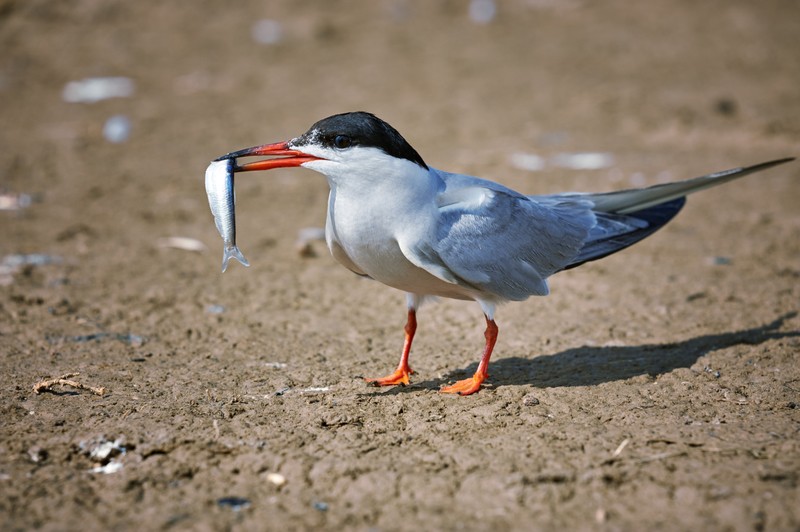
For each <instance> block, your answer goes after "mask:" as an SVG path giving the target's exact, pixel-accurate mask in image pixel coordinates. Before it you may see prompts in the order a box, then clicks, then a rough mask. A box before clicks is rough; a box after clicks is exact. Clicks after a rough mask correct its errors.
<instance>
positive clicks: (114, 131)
mask: <svg viewBox="0 0 800 532" xmlns="http://www.w3.org/2000/svg"><path fill="white" fill-rule="evenodd" d="M130 136H131V120H130V118H128V117H127V116H125V115H114V116H112V117H110V118H109V119H108V120H106V123H105V124H103V137H104V138H105V139H106V140H107V141H108V142H111V143H112V144H120V143H122V142H125V141H126V140H128V137H130Z"/></svg>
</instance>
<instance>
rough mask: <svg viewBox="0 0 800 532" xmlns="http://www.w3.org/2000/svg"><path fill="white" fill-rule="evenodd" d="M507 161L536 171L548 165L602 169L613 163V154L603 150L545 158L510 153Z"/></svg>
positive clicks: (518, 166)
mask: <svg viewBox="0 0 800 532" xmlns="http://www.w3.org/2000/svg"><path fill="white" fill-rule="evenodd" d="M509 162H510V163H511V165H512V166H514V167H515V168H519V169H520V170H529V171H531V172H538V171H541V170H544V169H545V168H547V167H548V166H553V167H557V168H567V169H569V170H602V169H604V168H609V167H611V166H613V165H614V155H612V154H610V153H605V152H577V153H559V154H556V155H554V156H552V157H549V158H545V157H542V156H541V155H537V154H535V153H528V152H516V153H512V154H511V157H510V158H509Z"/></svg>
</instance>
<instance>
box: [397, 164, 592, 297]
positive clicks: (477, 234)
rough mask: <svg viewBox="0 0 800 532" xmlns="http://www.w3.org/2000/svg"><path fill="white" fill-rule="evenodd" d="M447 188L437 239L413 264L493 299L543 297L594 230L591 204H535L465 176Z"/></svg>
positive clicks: (418, 247) (417, 250) (422, 247)
mask: <svg viewBox="0 0 800 532" xmlns="http://www.w3.org/2000/svg"><path fill="white" fill-rule="evenodd" d="M445 185H446V187H445V189H444V190H443V191H442V192H441V193H440V194H439V197H438V204H439V219H438V225H437V227H436V233H435V238H434V239H431V240H427V241H421V242H417V243H416V244H415V245H414V246H413V247H412V249H411V250H410V252H411V253H412V254H413V255H414V257H413V260H414V262H415V263H417V264H421V265H422V267H424V268H425V269H426V270H428V271H429V272H430V273H433V274H434V275H436V276H437V277H440V278H443V279H444V280H446V281H448V282H451V283H453V282H454V283H457V284H460V285H463V286H467V287H470V288H472V289H475V290H477V291H480V292H483V293H485V294H486V295H487V296H492V297H494V298H498V299H505V300H515V301H519V300H523V299H526V298H528V297H529V296H531V295H546V294H547V293H548V292H549V289H548V286H547V282H546V279H547V277H548V276H550V275H552V274H553V273H555V272H557V271H559V270H562V269H564V268H565V267H566V266H567V265H568V264H569V263H570V262H571V261H572V260H574V259H575V257H576V256H577V255H578V253H579V252H580V249H581V248H582V247H583V245H584V243H585V242H586V239H587V238H588V236H589V233H590V231H591V228H592V227H594V226H595V224H596V221H595V215H594V213H593V212H592V203H591V202H590V201H586V200H584V199H581V198H573V197H565V198H558V197H549V198H543V199H542V200H541V201H537V200H534V199H531V198H528V197H526V196H523V195H521V194H519V193H517V192H514V191H512V190H510V189H506V188H505V187H502V186H500V185H497V184H495V183H491V182H488V181H482V180H478V179H474V178H464V177H463V176H456V177H455V178H454V179H446V180H445ZM443 272H444V273H443Z"/></svg>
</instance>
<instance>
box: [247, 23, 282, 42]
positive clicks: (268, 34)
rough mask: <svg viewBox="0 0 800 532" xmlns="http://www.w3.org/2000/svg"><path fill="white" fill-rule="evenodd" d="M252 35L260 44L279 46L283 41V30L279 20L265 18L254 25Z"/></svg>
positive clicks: (251, 30)
mask: <svg viewBox="0 0 800 532" xmlns="http://www.w3.org/2000/svg"><path fill="white" fill-rule="evenodd" d="M250 35H252V37H253V40H254V41H256V42H257V43H259V44H266V45H270V44H278V43H279V42H281V40H282V39H283V28H282V27H281V23H280V22H278V21H277V20H272V19H268V18H264V19H261V20H259V21H256V23H255V24H253V27H252V28H251V29H250Z"/></svg>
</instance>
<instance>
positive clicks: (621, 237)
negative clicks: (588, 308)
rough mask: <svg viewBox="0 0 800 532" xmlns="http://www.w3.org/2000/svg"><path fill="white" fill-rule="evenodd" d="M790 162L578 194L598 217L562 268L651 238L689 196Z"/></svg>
mask: <svg viewBox="0 0 800 532" xmlns="http://www.w3.org/2000/svg"><path fill="white" fill-rule="evenodd" d="M792 160H794V159H793V158H786V159H778V160H775V161H769V162H766V163H761V164H756V165H754V166H748V167H746V168H734V169H733V170H726V171H724V172H716V173H714V174H709V175H705V176H702V177H696V178H694V179H687V180H685V181H678V182H676V183H666V184H663V185H655V186H652V187H648V188H643V189H635V190H621V191H618V192H608V193H603V194H580V197H581V198H586V199H588V200H589V201H592V202H593V203H594V208H593V209H592V210H593V211H594V212H595V215H596V216H597V225H596V226H595V227H594V228H592V231H591V233H590V235H589V238H588V239H587V241H586V243H585V244H584V247H583V248H582V249H581V250H580V252H579V253H578V255H577V256H576V257H575V258H574V259H573V260H572V261H571V262H570V263H569V264H568V265H567V266H565V267H564V269H565V270H568V269H571V268H574V267H576V266H580V265H581V264H584V263H586V262H589V261H593V260H597V259H601V258H603V257H606V256H608V255H611V254H612V253H616V252H617V251H621V250H623V249H625V248H627V247H630V246H632V245H633V244H635V243H636V242H639V241H640V240H642V239H644V238H647V237H648V236H650V235H652V234H653V233H655V232H656V231H657V230H659V229H660V228H661V227H663V226H664V225H666V223H667V222H669V221H670V220H671V219H672V218H673V217H674V216H675V215H676V214H678V212H679V211H680V210H681V208H682V207H683V205H684V203H686V196H687V195H688V194H691V193H693V192H697V191H700V190H703V189H706V188H709V187H713V186H716V185H721V184H722V183H725V182H727V181H731V180H733V179H737V178H739V177H744V176H746V175H748V174H752V173H754V172H758V171H760V170H766V169H767V168H770V167H773V166H776V165H779V164H782V163H785V162H789V161H792ZM626 226H627V228H626ZM620 227H622V230H620Z"/></svg>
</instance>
